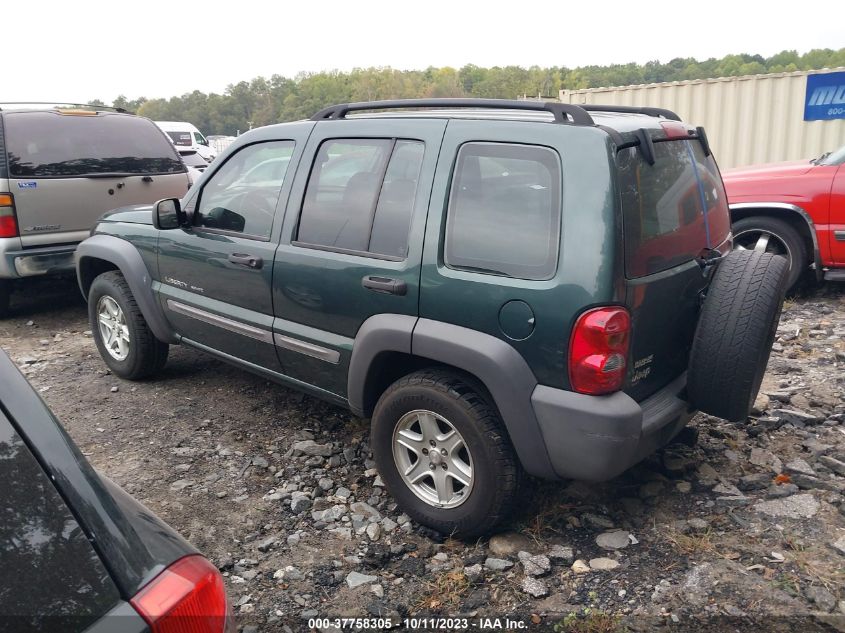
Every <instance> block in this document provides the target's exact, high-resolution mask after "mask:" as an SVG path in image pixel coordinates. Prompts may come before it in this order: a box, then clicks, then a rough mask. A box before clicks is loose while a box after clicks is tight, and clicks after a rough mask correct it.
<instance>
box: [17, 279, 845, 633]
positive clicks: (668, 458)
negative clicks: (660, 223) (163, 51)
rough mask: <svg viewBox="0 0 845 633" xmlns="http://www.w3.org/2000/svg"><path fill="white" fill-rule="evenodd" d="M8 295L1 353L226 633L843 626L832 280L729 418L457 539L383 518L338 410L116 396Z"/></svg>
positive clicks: (230, 382)
mask: <svg viewBox="0 0 845 633" xmlns="http://www.w3.org/2000/svg"><path fill="white" fill-rule="evenodd" d="M15 301H16V303H15V305H16V306H17V307H16V308H15V313H14V314H13V316H12V317H11V318H9V319H7V320H5V321H0V346H2V348H3V349H4V350H6V351H7V352H8V353H9V354H10V356H11V357H12V358H13V359H14V360H15V361H16V362H17V363H18V365H19V366H20V367H21V369H22V371H24V373H25V374H26V375H27V377H28V378H29V380H30V381H31V382H32V384H33V385H34V386H35V388H36V389H37V390H38V391H39V392H40V394H41V396H42V397H43V398H44V399H45V400H46V401H47V403H48V404H49V405H50V407H51V408H52V409H53V411H54V412H55V413H56V414H57V415H58V417H59V418H60V419H61V420H62V421H63V423H64V424H65V426H66V428H67V429H68V431H69V432H70V435H71V436H72V437H73V439H74V440H75V441H76V442H77V444H78V445H79V446H80V448H81V449H82V451H83V452H84V453H85V455H86V456H87V457H88V459H89V460H90V461H91V462H92V463H93V464H94V466H95V467H97V468H98V469H99V470H100V471H101V472H102V473H104V474H105V475H107V476H108V477H110V478H111V479H113V480H114V481H116V482H117V483H118V484H119V485H121V486H122V487H123V488H125V489H126V490H127V491H128V492H130V493H131V494H132V495H134V496H135V497H136V498H138V499H139V500H141V501H142V502H143V503H145V504H146V505H147V506H148V507H149V508H151V509H152V510H153V511H154V512H155V513H157V514H158V515H159V516H161V517H162V518H163V519H165V520H166V521H167V522H169V523H170V524H171V525H172V526H173V527H174V528H176V529H177V530H179V531H180V532H181V533H182V534H183V535H185V536H186V537H187V538H188V539H189V540H190V541H191V542H192V543H193V544H194V545H195V546H196V547H197V548H199V549H200V550H201V551H203V552H204V553H205V554H206V555H207V556H209V557H210V558H211V560H212V561H214V563H215V564H217V565H218V567H219V568H220V569H221V571H222V572H223V573H224V575H225V577H226V579H227V588H228V591H229V595H230V598H231V600H232V604H233V608H234V612H235V613H236V614H237V620H238V627H239V630H240V629H242V630H244V631H247V632H254V631H277V630H280V631H281V630H287V631H300V630H308V628H309V624H319V625H320V626H321V628H323V629H324V630H327V629H328V628H330V627H326V626H325V624H326V623H325V622H323V623H314V622H309V620H313V619H314V618H329V619H331V618H335V617H340V616H349V617H357V618H382V620H384V619H391V620H392V622H393V623H397V624H399V625H400V627H399V628H411V627H412V624H414V622H406V621H405V618H409V617H421V616H429V617H432V616H452V617H458V618H459V619H458V620H457V621H455V622H449V623H447V622H434V621H430V622H428V623H426V622H425V621H424V622H422V624H423V625H425V626H426V627H427V630H462V629H469V630H486V629H490V628H494V627H495V626H496V624H497V622H498V624H499V625H500V626H502V627H504V626H505V623H504V620H500V621H497V620H495V619H493V620H482V619H481V618H485V617H490V618H496V617H500V618H501V617H504V616H506V615H509V616H510V617H511V619H512V620H513V621H515V622H519V623H521V624H522V625H525V626H526V627H527V628H528V629H529V630H540V629H549V630H556V631H572V632H574V633H614V632H617V631H664V630H677V631H699V630H708V631H709V630H712V631H790V632H791V633H803V632H805V631H833V630H838V631H845V590H844V589H843V583H845V496H843V491H845V285H839V286H835V285H827V286H825V287H822V288H820V289H814V290H811V291H806V292H805V293H804V294H803V295H802V296H799V297H797V298H794V299H791V300H789V301H788V302H787V305H786V308H785V311H784V315H783V317H782V319H781V325H780V327H779V330H778V339H777V342H776V344H775V349H774V353H773V355H772V358H771V360H770V363H769V369H768V372H767V375H766V379H765V381H764V385H763V389H762V394H765V395H761V397H760V398H758V401H757V403H756V405H755V406H756V410H755V412H754V415H753V416H752V417H751V418H750V419H749V420H748V422H747V423H742V424H730V423H727V422H724V421H721V420H716V419H713V418H708V417H707V416H703V415H699V416H698V417H697V418H696V419H695V421H694V423H693V427H692V428H693V429H695V431H696V432H697V433H695V432H691V433H687V434H686V435H685V437H684V438H682V439H685V440H686V442H687V443H686V444H680V443H679V444H674V445H672V446H670V447H668V448H667V449H665V450H663V451H661V452H660V453H659V454H657V455H655V456H653V457H651V458H649V459H648V460H646V461H645V462H644V463H642V464H640V465H639V466H637V467H635V468H633V469H631V470H630V471H629V472H627V473H625V474H624V475H623V476H621V477H619V478H617V479H616V480H614V481H611V482H608V483H605V484H601V485H585V484H581V483H573V482H559V483H537V484H536V485H534V486H533V489H532V490H531V491H530V494H529V495H528V496H527V497H526V502H525V504H524V511H523V512H522V513H521V514H520V515H518V516H515V517H514V518H513V521H512V523H511V524H510V525H508V526H505V527H504V528H503V529H502V530H501V533H500V534H498V535H496V536H494V537H493V538H491V539H489V540H486V539H485V540H480V541H478V542H475V543H461V542H457V541H453V540H444V539H442V538H440V537H439V536H437V535H435V534H431V533H429V532H428V531H427V530H425V529H423V528H421V527H419V526H417V525H415V524H414V523H413V522H411V521H409V520H408V517H407V516H404V515H402V514H401V512H400V511H399V510H398V509H397V508H396V506H395V504H394V502H393V501H392V500H391V499H390V497H389V495H388V494H387V493H386V491H385V490H384V489H383V487H381V481H380V479H379V478H378V476H377V473H376V471H375V470H374V464H373V462H372V461H371V455H370V453H369V450H368V446H367V437H368V425H367V422H366V421H363V420H360V419H357V418H355V417H354V416H352V415H351V414H350V413H348V412H347V411H344V410H342V409H339V408H336V407H334V406H331V405H328V404H325V403H323V402H320V401H318V400H315V399H313V398H311V397H308V396H304V395H302V394H300V393H298V392H295V391H292V390H289V389H287V388H284V387H281V386H279V385H276V384H272V383H270V382H267V381H266V380H264V379H261V378H258V377H256V376H253V375H250V374H248V373H246V372H244V371H241V370H239V369H235V368H232V367H229V366H227V365H225V364H223V363H221V362H219V361H216V360H214V359H212V358H210V357H207V356H204V355H202V354H200V353H198V352H195V351H192V350H190V349H186V348H181V347H174V348H171V356H170V360H169V362H168V364H167V367H166V369H165V370H164V372H163V374H162V375H161V376H160V377H158V378H157V379H155V380H150V381H145V382H139V383H130V382H126V381H123V380H120V379H118V378H116V377H115V376H112V375H110V374H109V372H108V371H107V370H106V367H105V365H104V364H103V363H102V362H101V360H100V358H99V356H98V354H97V351H96V348H95V346H94V343H93V340H92V339H91V336H90V332H89V331H88V330H89V325H88V322H87V316H86V307H85V304H84V303H83V301H82V300H81V298H80V297H79V296H78V291H77V290H76V289H75V287H74V286H73V282H72V281H69V282H67V283H64V282H38V283H35V284H31V285H30V286H29V287H28V288H27V289H26V292H25V295H24V296H17V297H15ZM696 434H697V441H696V437H695V435H696ZM309 440H310V441H309ZM460 618H466V620H465V621H461V620H460ZM329 624H331V623H329ZM341 624H343V623H341ZM355 624H357V625H360V628H364V626H365V624H367V623H363V622H358V623H354V622H353V623H347V624H346V625H345V626H344V627H343V628H346V629H350V630H351V629H352V628H354V625H355ZM382 624H384V621H382ZM416 624H417V625H419V624H420V622H416ZM447 624H448V625H449V626H447ZM441 625H442V626H441ZM367 628H377V627H375V626H367ZM419 630H422V629H419Z"/></svg>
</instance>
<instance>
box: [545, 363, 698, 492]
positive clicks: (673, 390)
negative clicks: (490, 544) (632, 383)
mask: <svg viewBox="0 0 845 633" xmlns="http://www.w3.org/2000/svg"><path fill="white" fill-rule="evenodd" d="M686 378H687V377H686V374H683V375H681V376H679V377H678V378H676V379H675V380H674V381H672V382H671V383H670V384H668V385H666V386H665V387H664V388H663V389H661V390H660V391H658V392H657V393H655V394H653V395H652V396H650V397H649V398H647V399H645V400H643V401H642V402H636V401H635V400H633V399H632V398H631V397H630V396H628V395H627V394H624V393H622V392H618V393H614V394H611V395H608V396H588V395H584V394H579V393H574V392H571V391H563V390H561V389H553V388H551V387H545V386H543V385H538V386H537V387H536V388H535V389H534V393H533V394H532V395H531V404H532V406H533V408H534V414H535V415H536V417H537V421H538V423H539V425H540V431H541V433H542V435H543V440H544V441H545V443H546V449H547V450H548V454H549V458H550V460H551V462H552V467H553V468H554V471H555V473H556V474H557V476H558V477H560V478H562V479H569V478H571V479H581V480H586V481H604V480H607V479H611V478H613V477H615V476H616V475H619V474H620V473H622V472H624V471H625V470H627V469H628V468H630V467H631V466H633V465H634V464H636V463H637V462H639V461H640V460H642V459H643V458H644V457H646V456H647V455H649V454H650V453H652V452H653V451H655V450H656V449H657V448H659V447H661V446H663V445H665V444H666V443H668V442H669V441H670V440H671V439H672V438H673V437H675V435H677V434H678V432H679V431H680V430H681V429H682V428H683V427H684V426H686V424H687V422H689V420H690V418H691V417H692V416H693V414H694V413H695V411H694V410H693V409H691V407H690V405H689V403H687V402H686V401H685V400H683V399H682V398H681V397H680V396H681V394H682V392H683V390H684V388H685V387H686Z"/></svg>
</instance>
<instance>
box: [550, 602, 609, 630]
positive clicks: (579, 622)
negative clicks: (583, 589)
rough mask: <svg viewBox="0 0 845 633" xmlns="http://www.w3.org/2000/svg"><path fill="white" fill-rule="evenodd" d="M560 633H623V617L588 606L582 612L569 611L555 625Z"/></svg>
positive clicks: (555, 628)
mask: <svg viewBox="0 0 845 633" xmlns="http://www.w3.org/2000/svg"><path fill="white" fill-rule="evenodd" d="M554 630H555V631H556V632H558V633H622V622H621V618H620V617H619V616H616V615H612V614H610V613H605V612H604V611H598V610H596V609H591V608H589V607H586V608H585V609H583V610H582V611H580V612H577V611H573V612H572V613H567V614H566V617H565V618H563V620H561V621H559V622H557V623H556V624H555V625H554Z"/></svg>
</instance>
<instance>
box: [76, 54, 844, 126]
mask: <svg viewBox="0 0 845 633" xmlns="http://www.w3.org/2000/svg"><path fill="white" fill-rule="evenodd" d="M840 66H845V48H841V49H839V50H831V49H815V50H811V51H809V52H807V53H804V54H803V55H799V54H798V53H797V51H782V52H780V53H777V54H776V55H772V56H771V57H762V56H761V55H748V54H741V55H727V56H725V57H723V58H721V59H715V58H711V59H707V60H704V61H698V60H696V59H694V58H691V57H687V58H684V57H678V58H675V59H672V60H671V61H669V62H667V63H661V62H659V61H650V62H647V63H646V64H635V63H629V64H612V65H609V66H581V67H578V68H567V67H565V66H552V67H548V68H541V67H539V66H532V67H531V68H522V67H519V66H504V67H499V66H496V67H493V68H481V67H479V66H475V65H472V64H469V65H466V66H464V67H462V68H460V69H455V68H449V67H445V68H433V67H432V68H427V69H425V70H395V69H392V68H361V69H355V70H352V71H350V72H339V71H325V72H314V73H300V74H299V75H297V76H296V77H294V78H288V77H283V76H281V75H273V76H272V77H270V78H269V79H267V78H265V77H256V78H255V79H252V80H251V81H241V82H238V83H236V84H230V85H229V86H228V87H227V88H226V90H225V91H224V92H223V94H216V93H210V94H206V93H204V92H200V91H199V90H194V91H193V92H190V93H186V94H183V95H181V96H176V97H171V98H169V99H146V98H144V97H141V98H138V99H132V100H130V99H127V98H126V97H125V96H123V95H121V96H119V97H117V98H116V99H115V100H114V102H113V104H112V105H113V106H114V107H119V108H125V109H126V110H129V111H131V112H136V113H138V114H140V115H142V116H145V117H149V118H150V119H153V120H158V121H190V122H191V123H193V124H194V125H196V126H197V127H198V128H200V129H201V130H203V132H205V133H206V134H231V135H234V134H237V133H238V132H244V131H246V130H248V129H250V128H252V127H259V126H262V125H269V124H271V123H279V122H282V121H295V120H298V119H304V118H308V117H310V116H311V115H312V114H314V113H315V112H317V111H318V110H320V109H321V108H323V107H325V106H327V105H331V104H333V103H346V102H350V101H371V100H375V99H402V98H415V97H483V98H505V99H514V98H517V97H520V96H522V95H528V96H537V95H543V96H553V97H557V95H558V91H559V90H561V89H571V90H576V89H581V88H598V87H606V86H624V85H630V84H643V83H657V82H663V81H682V80H687V79H707V78H712V77H733V76H740V75H753V74H761V73H775V72H791V71H796V70H814V69H820V68H836V67H840ZM92 103H96V104H98V105H105V104H104V103H103V102H101V101H96V100H95V101H93V102H92Z"/></svg>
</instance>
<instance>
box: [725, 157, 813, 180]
mask: <svg viewBox="0 0 845 633" xmlns="http://www.w3.org/2000/svg"><path fill="white" fill-rule="evenodd" d="M813 167H815V164H813V163H811V162H810V161H808V160H801V161H789V162H785V163H765V164H763V165H749V166H747V167H737V168H734V169H725V170H723V171H722V178H723V180H724V181H725V182H726V183H727V182H729V181H735V180H771V179H773V178H786V177H792V176H800V175H802V174H806V173H807V172H808V171H810V170H811V169H812V168H813Z"/></svg>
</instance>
